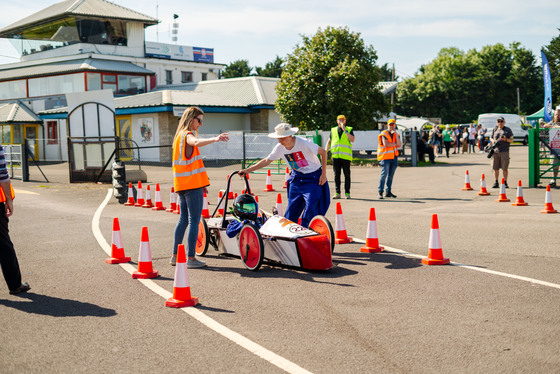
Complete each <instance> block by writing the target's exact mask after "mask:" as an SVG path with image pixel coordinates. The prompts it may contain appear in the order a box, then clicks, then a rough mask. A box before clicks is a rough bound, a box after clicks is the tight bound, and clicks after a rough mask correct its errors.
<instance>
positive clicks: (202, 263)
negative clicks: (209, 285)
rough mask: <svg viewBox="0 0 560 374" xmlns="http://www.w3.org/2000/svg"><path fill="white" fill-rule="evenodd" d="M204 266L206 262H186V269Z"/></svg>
mask: <svg viewBox="0 0 560 374" xmlns="http://www.w3.org/2000/svg"><path fill="white" fill-rule="evenodd" d="M205 266H206V262H204V261H199V260H187V268H188V269H196V268H203V267H205Z"/></svg>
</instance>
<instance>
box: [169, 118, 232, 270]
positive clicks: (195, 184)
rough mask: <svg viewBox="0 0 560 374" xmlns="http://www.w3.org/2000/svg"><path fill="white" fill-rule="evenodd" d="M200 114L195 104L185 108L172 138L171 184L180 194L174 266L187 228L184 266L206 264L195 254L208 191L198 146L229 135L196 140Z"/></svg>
mask: <svg viewBox="0 0 560 374" xmlns="http://www.w3.org/2000/svg"><path fill="white" fill-rule="evenodd" d="M203 117H204V112H203V111H202V109H200V108H198V107H190V108H188V109H187V110H185V112H184V113H183V116H182V117H181V120H180V121H179V126H178V127H177V132H176V133H175V138H174V139H173V166H172V167H173V184H174V187H175V192H177V194H178V195H179V202H178V203H179V205H180V211H181V215H180V216H179V221H178V222H177V225H176V226H175V234H174V239H173V255H172V256H171V261H170V264H171V265H173V266H175V264H176V263H177V247H178V246H179V244H181V243H182V242H183V238H184V236H185V231H186V230H187V227H188V228H189V232H188V233H187V258H188V260H187V267H188V268H201V267H204V266H206V263H205V262H204V261H199V260H197V259H196V257H195V248H196V239H197V237H198V222H199V221H200V217H201V216H202V204H203V201H204V193H207V192H208V190H207V189H206V187H207V186H209V185H210V181H209V179H208V175H207V174H206V169H204V164H203V163H202V157H201V156H200V151H199V149H198V148H199V147H204V146H205V145H208V144H212V143H216V142H227V141H228V140H229V138H228V134H227V133H223V134H220V135H218V136H216V137H213V138H207V139H199V138H198V129H199V128H200V126H202V120H203Z"/></svg>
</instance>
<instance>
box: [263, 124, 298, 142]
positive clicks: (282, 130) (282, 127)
mask: <svg viewBox="0 0 560 374" xmlns="http://www.w3.org/2000/svg"><path fill="white" fill-rule="evenodd" d="M298 131H299V129H298V128H297V127H292V126H291V125H290V124H288V123H281V124H279V125H276V127H275V128H274V132H273V133H270V134H268V137H269V138H276V139H278V138H285V137H286V136H291V135H294V134H296V133H297V132H298Z"/></svg>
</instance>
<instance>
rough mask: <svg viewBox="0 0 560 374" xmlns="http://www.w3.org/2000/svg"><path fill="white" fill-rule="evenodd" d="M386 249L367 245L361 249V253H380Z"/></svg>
mask: <svg viewBox="0 0 560 374" xmlns="http://www.w3.org/2000/svg"><path fill="white" fill-rule="evenodd" d="M384 249H385V247H383V246H381V245H378V246H377V248H376V247H368V246H366V245H364V246H363V247H362V248H360V252H364V253H378V252H383V250H384Z"/></svg>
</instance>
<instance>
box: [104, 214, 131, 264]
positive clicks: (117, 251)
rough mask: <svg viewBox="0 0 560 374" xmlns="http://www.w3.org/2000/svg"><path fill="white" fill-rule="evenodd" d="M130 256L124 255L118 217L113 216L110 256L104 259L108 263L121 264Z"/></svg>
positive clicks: (127, 260) (128, 259)
mask: <svg viewBox="0 0 560 374" xmlns="http://www.w3.org/2000/svg"><path fill="white" fill-rule="evenodd" d="M129 261H130V257H126V256H125V255H124V248H123V245H122V236H121V227H120V225H119V219H118V218H117V217H115V218H113V238H112V240H111V257H109V258H108V259H106V260H105V262H106V263H108V264H122V263H124V262H129Z"/></svg>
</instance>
